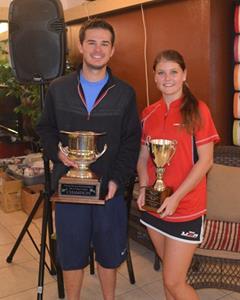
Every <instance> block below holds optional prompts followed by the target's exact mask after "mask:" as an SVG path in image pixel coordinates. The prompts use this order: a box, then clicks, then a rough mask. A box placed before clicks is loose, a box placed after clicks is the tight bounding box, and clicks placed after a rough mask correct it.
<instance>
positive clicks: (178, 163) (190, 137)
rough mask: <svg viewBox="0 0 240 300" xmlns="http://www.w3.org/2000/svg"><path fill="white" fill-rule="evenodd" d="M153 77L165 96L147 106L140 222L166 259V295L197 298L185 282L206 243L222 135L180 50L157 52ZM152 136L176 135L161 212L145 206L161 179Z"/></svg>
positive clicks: (140, 167) (172, 298)
mask: <svg viewBox="0 0 240 300" xmlns="http://www.w3.org/2000/svg"><path fill="white" fill-rule="evenodd" d="M153 70H154V79H155V82H156V85H157V88H158V89H159V90H160V91H161V94H162V98H161V99H160V100H159V101H157V102H155V103H154V104H152V105H150V106H148V107H147V108H146V109H145V110H144V111H143V117H142V123H143V133H142V146H141V151H140V155H139V160H138V176H139V184H140V190H139V197H138V200H137V203H138V207H139V209H140V210H143V213H142V216H141V223H143V224H144V225H145V226H146V227H147V230H148V233H149V235H150V238H151V240H152V242H153V244H154V246H155V248H156V251H157V253H158V255H159V257H160V258H161V260H162V263H163V283H164V289H165V294H166V299H167V300H195V299H198V296H197V294H196V292H195V291H194V289H193V288H192V287H191V286H189V285H188V284H187V283H186V275H187V271H188V268H189V266H190V263H191V260H192V256H193V253H194V251H195V249H196V247H197V245H198V244H199V243H201V242H202V239H203V236H202V233H203V223H204V215H205V214H206V173H207V171H208V170H209V168H210V167H211V165H212V163H213V147H214V143H215V142H217V141H218V140H219V136H218V133H217V131H216V129H215V126H214V124H213V121H212V118H211V115H210V112H209V109H208V107H207V105H206V104H205V103H204V102H202V101H198V100H197V99H196V98H195V97H194V96H193V95H192V93H191V91H190V90H189V88H188V86H187V84H186V76H187V71H186V67H185V63H184V60H183V57H182V56H181V54H179V53H178V52H177V51H175V50H166V51H163V52H161V53H160V54H158V55H157V57H156V59H155V61H154V65H153ZM149 139H168V140H176V141H177V145H176V152H175V154H174V156H173V158H172V159H171V161H170V164H169V165H168V166H167V167H166V168H165V173H164V183H165V184H166V186H170V187H172V188H173V194H172V195H171V196H169V197H168V198H166V199H165V200H164V202H163V204H162V205H161V207H160V208H159V209H158V211H157V213H154V212H148V211H144V209H143V205H144V204H145V188H146V186H151V185H153V183H154V181H155V180H156V174H155V166H154V164H153V162H152V160H151V158H150V156H149V151H148V148H147V145H146V142H147V141H148V140H149Z"/></svg>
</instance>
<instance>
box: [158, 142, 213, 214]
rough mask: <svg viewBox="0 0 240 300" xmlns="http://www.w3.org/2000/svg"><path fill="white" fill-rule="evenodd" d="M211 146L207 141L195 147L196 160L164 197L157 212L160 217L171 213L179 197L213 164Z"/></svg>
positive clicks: (187, 191)
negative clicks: (169, 194)
mask: <svg viewBox="0 0 240 300" xmlns="http://www.w3.org/2000/svg"><path fill="white" fill-rule="evenodd" d="M213 147H214V143H213V142H211V143H208V144H204V145H201V146H198V147H197V151H198V161H197V162H196V164H194V166H193V167H192V169H191V171H190V172H189V174H188V176H187V177H186V179H185V180H184V181H183V182H182V184H181V185H180V186H179V187H178V189H177V190H176V191H175V192H174V193H173V194H172V195H171V196H170V197H168V198H166V199H165V201H164V202H163V204H162V205H161V207H160V208H159V209H158V211H157V212H158V213H161V217H163V218H164V217H166V216H170V215H172V214H173V213H174V212H175V210H176V208H177V206H178V204H179V202H180V201H181V199H182V198H183V197H184V196H185V195H186V194H187V193H189V192H190V191H192V190H193V189H194V188H195V186H196V185H197V184H198V183H199V182H200V181H201V180H202V178H203V177H204V176H205V175H206V173H207V172H208V170H209V169H210V167H211V166H212V164H213Z"/></svg>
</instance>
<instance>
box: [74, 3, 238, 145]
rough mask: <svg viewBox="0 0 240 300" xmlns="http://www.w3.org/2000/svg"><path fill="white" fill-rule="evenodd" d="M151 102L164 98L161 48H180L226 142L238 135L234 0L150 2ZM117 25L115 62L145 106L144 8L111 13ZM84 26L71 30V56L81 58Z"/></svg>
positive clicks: (146, 12)
mask: <svg viewBox="0 0 240 300" xmlns="http://www.w3.org/2000/svg"><path fill="white" fill-rule="evenodd" d="M143 7H144V9H143V11H144V16H145V22H146V32H147V63H148V68H147V72H148V80H149V98H150V102H151V103H152V102H154V101H156V100H158V99H159V97H160V94H159V92H158V91H157V90H156V88H155V84H154V82H153V76H152V63H153V60H154V57H155V55H156V54H157V52H159V51H161V50H163V49H167V48H174V49H176V50H178V51H180V52H181V53H182V54H183V56H184V57H185V60H186V64H187V67H188V84H189V85H190V88H191V89H192V91H193V92H194V94H195V95H196V96H197V97H198V98H199V99H203V100H204V101H205V102H206V103H207V104H208V105H209V107H210V109H211V112H212V115H213V118H214V121H215V123H216V126H217V129H218V131H219V133H220V135H221V138H222V143H223V144H231V143H232V142H231V135H232V70H231V60H232V39H231V35H232V30H233V29H232V23H233V1H231V0H228V1H225V0H176V1H163V2H156V3H155V4H151V5H144V6H143ZM105 19H106V20H108V21H109V22H110V23H111V24H112V25H113V26H114V28H115V30H116V35H117V41H116V52H115V55H114V57H113V58H112V61H111V63H110V66H111V67H112V69H113V70H114V72H115V74H116V75H118V76H120V77H121V78H123V79H125V80H126V81H128V82H130V83H131V84H132V85H133V86H134V87H135V89H136V93H137V101H138V108H139V111H142V109H143V108H144V107H145V106H146V105H147V100H146V99H147V91H146V85H145V69H144V28H143V20H142V14H141V7H140V6H138V7H135V8H134V9H129V10H127V11H124V12H118V13H112V14H110V15H109V14H107V15H105ZM79 27H80V25H73V26H71V27H70V29H69V32H68V39H69V48H70V57H71V58H72V60H73V61H74V62H75V63H76V61H79V59H80V58H79V55H78V51H77V48H76V40H77V39H78V37H77V35H78V30H79Z"/></svg>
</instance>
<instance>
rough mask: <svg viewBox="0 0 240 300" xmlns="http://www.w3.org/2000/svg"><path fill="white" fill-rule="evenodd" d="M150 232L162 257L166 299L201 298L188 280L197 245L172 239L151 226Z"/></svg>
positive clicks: (194, 299)
mask: <svg viewBox="0 0 240 300" xmlns="http://www.w3.org/2000/svg"><path fill="white" fill-rule="evenodd" d="M148 233H149V235H150V237H151V240H152V242H153V244H154V247H155V249H156V251H157V253H158V255H159V257H161V259H162V263H163V284H164V289H165V294H166V299H167V300H188V299H189V300H197V299H199V298H198V296H197V293H196V292H195V291H194V289H193V288H192V287H191V286H190V285H188V284H187V282H186V276H187V271H188V268H189V266H190V264H191V261H192V257H193V254H194V251H195V249H196V247H197V245H196V244H191V243H184V242H181V241H177V240H174V239H170V238H168V237H166V236H163V235H162V234H160V233H158V232H157V231H155V230H153V229H150V228H148Z"/></svg>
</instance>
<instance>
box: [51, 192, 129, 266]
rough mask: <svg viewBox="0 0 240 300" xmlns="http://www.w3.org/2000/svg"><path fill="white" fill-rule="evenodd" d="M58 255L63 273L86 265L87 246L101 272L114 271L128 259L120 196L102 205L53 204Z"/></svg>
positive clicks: (124, 220)
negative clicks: (91, 251) (102, 270)
mask: <svg viewBox="0 0 240 300" xmlns="http://www.w3.org/2000/svg"><path fill="white" fill-rule="evenodd" d="M55 214H56V233H57V252H58V258H59V261H60V264H61V267H62V269H63V270H77V269H83V268H85V267H86V266H87V265H88V264H89V250H90V245H92V246H93V248H94V251H95V257H96V261H97V262H98V263H99V264H100V265H101V266H102V267H104V268H110V269H114V268H117V267H118V266H119V265H120V264H121V263H122V262H123V261H124V260H125V259H126V256H127V205H126V201H125V200H124V197H123V196H118V197H114V198H113V199H111V200H109V201H107V202H106V204H105V205H94V204H90V205H89V204H72V203H57V204H56V210H55Z"/></svg>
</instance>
